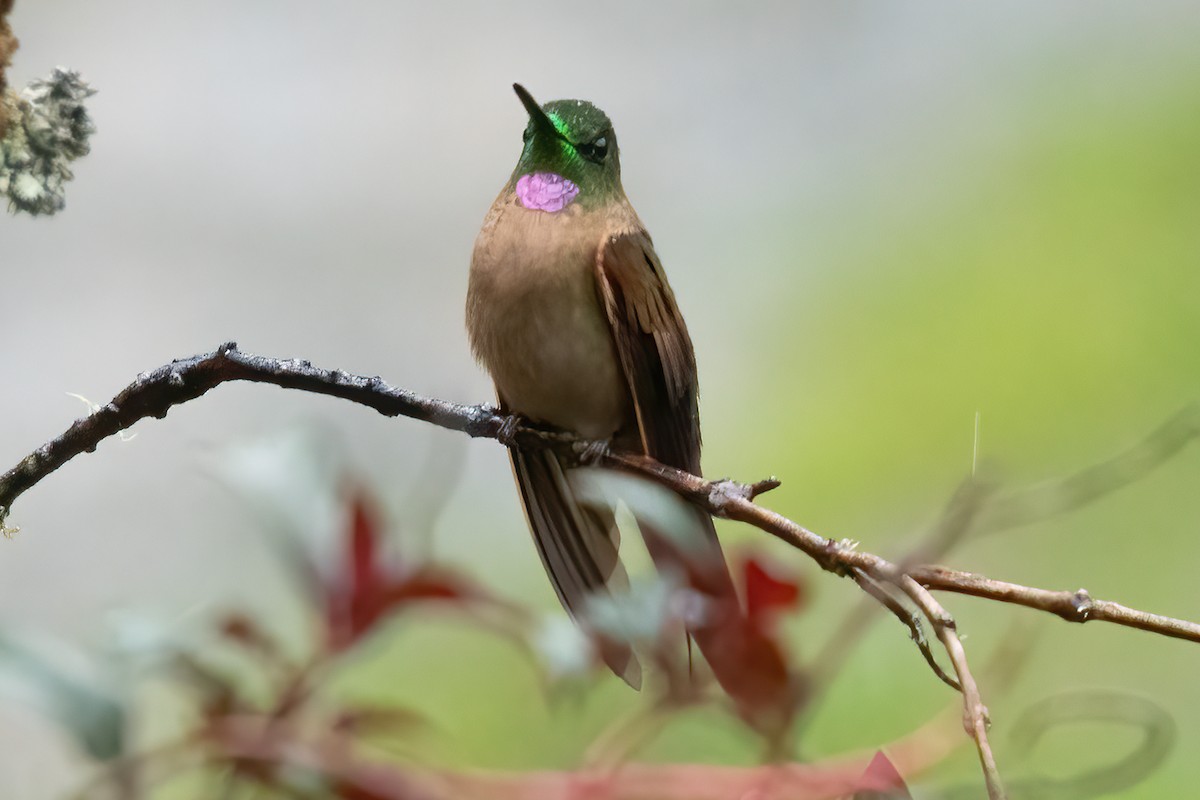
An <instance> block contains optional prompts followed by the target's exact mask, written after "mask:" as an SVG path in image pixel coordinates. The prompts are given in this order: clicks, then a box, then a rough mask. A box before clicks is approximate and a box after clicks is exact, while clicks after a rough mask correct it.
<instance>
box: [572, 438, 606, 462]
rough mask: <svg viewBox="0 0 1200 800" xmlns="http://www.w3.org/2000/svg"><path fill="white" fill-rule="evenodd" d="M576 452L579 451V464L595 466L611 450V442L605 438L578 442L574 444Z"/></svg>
mask: <svg viewBox="0 0 1200 800" xmlns="http://www.w3.org/2000/svg"><path fill="white" fill-rule="evenodd" d="M576 452H577V453H579V463H580V464H584V465H586V466H589V467H591V466H595V465H596V464H599V463H600V462H601V461H603V460H604V459H605V457H607V456H608V454H609V453H611V452H612V442H611V441H610V440H607V439H598V440H593V441H590V442H580V443H578V444H577V445H576Z"/></svg>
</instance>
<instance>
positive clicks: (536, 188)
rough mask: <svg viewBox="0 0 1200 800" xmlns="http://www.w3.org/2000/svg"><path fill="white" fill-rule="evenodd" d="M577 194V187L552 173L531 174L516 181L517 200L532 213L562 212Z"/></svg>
mask: <svg viewBox="0 0 1200 800" xmlns="http://www.w3.org/2000/svg"><path fill="white" fill-rule="evenodd" d="M578 194H579V187H578V186H576V185H575V184H574V183H572V182H571V181H569V180H567V179H566V178H564V177H563V176H562V175H556V174H555V173H553V172H531V173H530V174H528V175H522V176H521V177H520V179H519V180H517V199H518V200H520V201H521V205H523V206H525V207H526V208H528V209H532V210H534V211H549V212H550V213H551V214H553V213H555V212H557V211H562V210H563V209H564V208H566V207H567V206H569V205H571V201H573V200H574V199H575V197H576V195H578Z"/></svg>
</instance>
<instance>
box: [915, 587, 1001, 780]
mask: <svg viewBox="0 0 1200 800" xmlns="http://www.w3.org/2000/svg"><path fill="white" fill-rule="evenodd" d="M897 584H898V585H899V586H900V587H901V588H902V589H903V590H904V592H905V594H907V595H908V596H909V597H910V598H911V599H912V601H913V602H914V603H916V605H917V607H918V608H920V609H921V611H922V612H923V613H924V614H925V616H926V618H928V619H929V621H930V622H931V623H932V624H933V627H934V630H935V631H937V635H938V638H939V639H941V641H942V645H943V646H944V647H945V648H946V653H947V654H949V656H950V663H952V664H953V665H954V671H955V673H956V674H957V675H958V681H959V683H960V684H961V685H962V694H963V727H964V728H966V731H967V733H968V734H970V735H971V738H973V739H974V740H975V746H976V749H977V750H978V751H979V764H980V766H981V767H982V768H983V777H984V780H985V781H986V782H987V790H988V798H989V800H1004V798H1005V797H1007V794H1006V793H1005V791H1004V786H1003V785H1002V784H1001V782H1000V771H999V770H998V769H997V768H996V757H995V755H993V754H992V747H991V744H990V743H989V742H988V736H987V729H988V726H989V725H990V724H991V721H990V720H989V719H988V710H987V706H985V705H984V704H983V698H982V697H981V696H980V694H979V687H978V686H977V685H976V684H975V676H973V675H972V674H971V669H970V667H969V666H968V665H967V654H966V652H965V651H964V650H963V646H962V640H960V639H959V638H958V630H957V626H956V624H955V622H954V617H952V616H950V614H949V612H947V611H946V609H944V608H942V606H941V604H939V603H938V601H937V600H935V599H934V598H933V595H931V594H930V593H929V592H928V591H927V590H926V589H925V588H924V587H923V586H921V585H920V584H918V583H917V582H916V581H914V580H913V579H912V578H910V577H908V576H902V577H901V578H899V580H898V581H897Z"/></svg>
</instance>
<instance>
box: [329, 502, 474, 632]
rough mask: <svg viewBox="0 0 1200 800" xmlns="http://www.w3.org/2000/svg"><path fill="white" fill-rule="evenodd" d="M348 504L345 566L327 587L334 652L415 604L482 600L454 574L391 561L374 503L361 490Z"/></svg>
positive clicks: (466, 582) (468, 582)
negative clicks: (409, 605) (384, 545)
mask: <svg viewBox="0 0 1200 800" xmlns="http://www.w3.org/2000/svg"><path fill="white" fill-rule="evenodd" d="M349 502H350V508H349V515H348V518H349V522H348V524H347V526H346V532H345V537H344V548H345V551H344V552H345V555H344V563H343V565H342V568H341V571H340V572H338V573H335V576H334V578H333V579H332V582H331V584H330V585H329V586H328V587H327V588H326V609H325V612H326V625H327V634H328V638H329V643H330V647H332V648H333V649H334V650H344V649H345V648H347V647H349V646H350V645H352V644H354V643H355V642H356V641H358V640H359V639H360V638H362V636H363V635H364V634H366V633H367V632H368V631H370V630H371V628H372V627H374V625H375V624H376V623H378V622H379V621H380V620H381V619H382V618H383V617H384V616H386V615H388V614H390V613H392V612H395V611H398V610H400V609H402V608H403V607H404V606H406V605H408V604H410V603H414V602H421V601H427V600H463V599H467V598H480V597H483V592H482V590H480V589H478V588H476V586H475V585H474V584H473V583H472V582H471V581H469V580H468V579H467V578H465V577H463V576H460V575H457V574H455V573H453V572H451V571H449V570H442V569H437V568H434V567H432V566H429V565H420V566H418V567H416V568H415V569H412V568H407V566H406V565H405V564H404V563H402V562H401V561H400V560H399V559H396V558H394V557H393V558H391V559H390V560H389V558H388V555H387V552H386V548H384V547H383V533H382V532H381V526H380V523H379V516H380V515H379V513H378V511H377V509H376V507H375V504H374V502H373V501H372V499H371V498H370V497H369V495H368V494H367V493H366V491H364V490H363V489H361V488H358V489H356V490H354V491H353V493H352V494H351V498H350V501H349Z"/></svg>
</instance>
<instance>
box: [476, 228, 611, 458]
mask: <svg viewBox="0 0 1200 800" xmlns="http://www.w3.org/2000/svg"><path fill="white" fill-rule="evenodd" d="M526 215H528V217H527V218H526V219H523V220H521V221H522V222H526V221H527V220H528V219H530V218H531V219H532V220H533V221H534V222H536V223H544V224H539V225H535V226H534V227H536V228H538V230H536V231H530V230H525V231H522V233H523V234H524V235H521V236H512V237H509V236H505V235H503V233H502V232H500V231H496V232H495V233H498V234H500V235H499V236H495V235H494V236H491V237H488V238H487V239H484V237H482V236H481V241H480V242H479V243H477V246H476V252H475V256H474V258H473V259H472V264H471V277H470V286H469V288H468V293H467V327H468V332H469V334H470V337H471V345H472V348H473V349H474V351H475V355H476V356H477V357H478V358H479V360H480V361H481V362H482V363H483V365H484V366H485V367H486V368H487V370H488V372H490V373H491V375H492V379H493V380H494V381H495V382H496V389H497V391H498V393H499V395H500V397H501V399H502V400H503V401H504V402H505V403H506V404H507V406H508V407H509V408H510V410H512V411H514V412H517V413H520V414H523V415H525V416H527V417H529V418H531V419H535V420H540V421H543V422H547V423H550V424H551V425H555V426H558V427H562V428H566V429H568V430H572V431H575V432H577V433H579V434H580V435H582V436H585V437H588V438H597V439H604V438H608V437H610V436H612V435H613V434H614V433H615V432H616V431H617V430H618V429H619V428H621V427H622V426H623V424H624V422H625V420H626V419H627V416H628V414H629V409H630V405H629V393H628V389H627V388H626V384H625V378H624V374H623V373H622V371H621V367H620V364H619V363H618V361H617V354H616V349H615V346H614V345H613V341H612V334H611V333H610V331H609V326H608V320H607V319H606V318H605V316H604V312H603V310H602V308H601V307H600V301H599V298H598V297H597V295H596V288H595V277H594V267H593V263H594V259H595V244H594V243H596V242H598V241H599V240H600V238H599V234H597V235H596V236H594V237H593V236H586V237H581V236H578V235H577V234H578V233H579V231H578V230H572V229H573V228H575V225H563V224H562V223H563V222H566V221H567V220H566V219H563V218H564V217H566V216H567V214H565V213H564V214H561V215H550V214H545V213H540V212H523V213H520V214H519V216H520V217H526ZM555 216H557V217H558V219H555V218H554V217H555ZM572 216H573V215H572ZM507 221H511V218H510V220H506V222H507ZM573 222H575V223H576V224H578V223H580V222H583V220H581V219H578V218H576V219H574V220H573ZM534 243H537V244H536V245H535V244H534Z"/></svg>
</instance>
